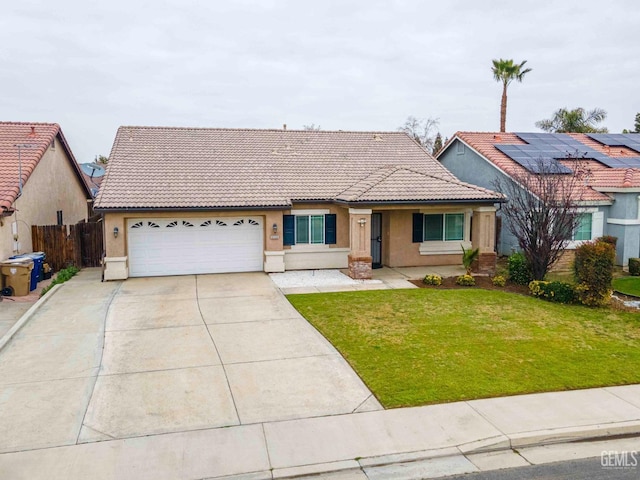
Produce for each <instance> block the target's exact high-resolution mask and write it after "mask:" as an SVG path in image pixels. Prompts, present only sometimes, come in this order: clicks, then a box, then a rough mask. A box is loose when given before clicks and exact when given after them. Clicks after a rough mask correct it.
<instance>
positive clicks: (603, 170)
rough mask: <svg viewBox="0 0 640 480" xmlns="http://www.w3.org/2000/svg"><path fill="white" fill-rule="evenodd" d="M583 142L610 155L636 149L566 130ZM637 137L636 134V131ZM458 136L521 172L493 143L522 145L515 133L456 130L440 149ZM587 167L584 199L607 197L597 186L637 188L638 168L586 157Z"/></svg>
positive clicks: (626, 154) (493, 159) (629, 154)
mask: <svg viewBox="0 0 640 480" xmlns="http://www.w3.org/2000/svg"><path fill="white" fill-rule="evenodd" d="M567 135H569V136H570V137H572V138H573V139H575V140H577V141H579V142H580V143H582V144H584V145H585V146H587V147H589V148H592V149H593V150H596V151H599V152H601V153H604V154H605V155H608V156H610V157H613V158H623V157H637V156H640V153H638V152H635V151H633V150H631V149H629V148H627V147H607V146H605V145H602V144H601V143H599V142H597V141H595V140H593V139H592V138H590V137H589V136H587V135H585V134H581V133H569V134H567ZM639 137H640V135H639ZM456 138H459V139H461V140H462V141H464V142H465V143H466V144H467V145H469V146H470V147H472V148H473V149H474V150H476V151H477V152H478V153H480V154H481V155H482V156H483V157H484V158H486V159H487V160H489V161H490V162H492V163H493V164H494V165H496V166H497V167H498V168H500V169H501V170H503V171H504V172H506V173H508V174H512V173H522V172H524V171H525V170H524V168H523V167H522V166H520V165H519V164H518V163H516V162H515V161H514V160H512V159H511V158H510V157H509V156H507V155H506V154H504V153H503V152H501V151H500V150H498V149H497V148H496V147H495V145H496V144H509V145H526V143H527V142H525V141H523V140H522V139H521V138H520V137H518V136H517V134H515V133H508V132H507V133H505V132H501V133H500V132H457V133H456V134H455V135H454V136H453V137H452V138H451V139H450V140H449V142H448V143H447V145H445V148H443V149H442V150H441V153H440V154H439V156H440V155H442V152H444V150H445V149H446V148H448V147H449V146H450V145H451V144H452V143H453V141H454V140H455V139H456ZM569 162H570V161H563V162H562V163H564V164H565V165H570V163H569ZM586 163H587V166H588V168H589V170H590V177H589V181H588V184H586V185H584V187H583V190H582V199H583V200H584V201H587V202H589V201H591V202H597V201H609V200H611V197H610V196H609V195H607V194H606V193H603V192H602V191H601V190H604V191H606V189H607V188H637V187H640V169H638V168H610V167H607V166H605V165H603V164H602V163H600V162H598V161H595V160H586Z"/></svg>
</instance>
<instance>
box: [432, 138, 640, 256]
mask: <svg viewBox="0 0 640 480" xmlns="http://www.w3.org/2000/svg"><path fill="white" fill-rule="evenodd" d="M570 157H571V158H570ZM575 158H579V159H580V162H581V163H582V164H583V165H584V166H585V167H586V169H587V170H588V172H589V174H588V176H587V178H586V180H585V182H584V184H583V185H582V191H581V196H582V200H581V210H582V215H581V220H580V225H579V227H578V229H577V231H576V232H574V234H573V238H572V240H571V241H570V242H569V244H568V247H567V249H568V250H573V249H575V247H576V246H577V245H579V244H580V243H582V242H584V241H589V240H594V239H596V238H598V237H601V236H603V235H611V236H614V237H617V239H618V242H617V247H616V262H617V263H618V264H619V265H627V264H628V262H629V258H633V257H638V256H640V134H579V133H487V132H457V133H456V134H455V135H454V136H453V137H452V138H451V139H450V140H449V142H448V143H447V144H446V145H445V146H444V148H443V149H442V150H441V151H440V153H439V154H438V160H439V161H440V162H441V163H442V165H444V166H445V167H446V168H447V169H448V170H450V171H451V172H453V173H454V174H455V175H456V176H457V177H458V178H460V179H461V180H463V181H467V182H473V183H475V184H477V185H480V186H483V187H485V188H494V181H495V180H496V178H499V177H503V178H506V177H507V176H509V175H513V174H514V172H523V171H524V170H525V169H528V168H530V167H531V163H532V162H535V161H538V160H539V159H544V160H545V161H549V162H559V164H561V165H562V166H563V167H562V168H565V167H566V168H569V169H570V168H571V166H572V163H575V162H574V159H575ZM534 174H535V172H534ZM498 219H499V220H500V211H499V210H498ZM508 227H509V226H508V224H507V223H506V221H505V222H503V223H502V224H501V222H500V221H499V222H498V240H497V250H498V253H499V254H501V255H509V254H510V253H512V252H513V251H515V250H518V249H519V248H518V242H517V240H516V239H515V237H514V236H513V235H512V234H511V232H510V231H509V228H508ZM568 258H571V257H570V256H569V257H568Z"/></svg>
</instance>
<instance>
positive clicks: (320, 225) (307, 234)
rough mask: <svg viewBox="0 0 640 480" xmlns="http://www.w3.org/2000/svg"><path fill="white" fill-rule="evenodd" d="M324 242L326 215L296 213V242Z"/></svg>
mask: <svg viewBox="0 0 640 480" xmlns="http://www.w3.org/2000/svg"><path fill="white" fill-rule="evenodd" d="M300 243H302V244H304V243H310V244H315V243H324V215H296V244H300Z"/></svg>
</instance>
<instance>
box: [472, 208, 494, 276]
mask: <svg viewBox="0 0 640 480" xmlns="http://www.w3.org/2000/svg"><path fill="white" fill-rule="evenodd" d="M495 242H496V209H495V207H478V208H475V209H474V210H473V232H472V242H471V243H472V245H471V248H474V249H475V248H478V249H480V255H479V257H478V261H477V262H476V264H475V268H474V270H476V271H477V272H478V273H487V274H490V275H492V274H494V273H495V271H496V253H495Z"/></svg>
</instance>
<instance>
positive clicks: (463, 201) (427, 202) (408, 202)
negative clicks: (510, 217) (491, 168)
mask: <svg viewBox="0 0 640 480" xmlns="http://www.w3.org/2000/svg"><path fill="white" fill-rule="evenodd" d="M505 201H506V199H504V198H474V199H454V200H391V201H388V200H376V201H370V200H363V201H348V200H336V201H335V202H334V203H336V204H338V205H345V206H349V207H352V206H353V207H356V206H362V205H446V204H464V205H468V204H472V203H483V204H491V205H493V204H495V203H503V202H505Z"/></svg>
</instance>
